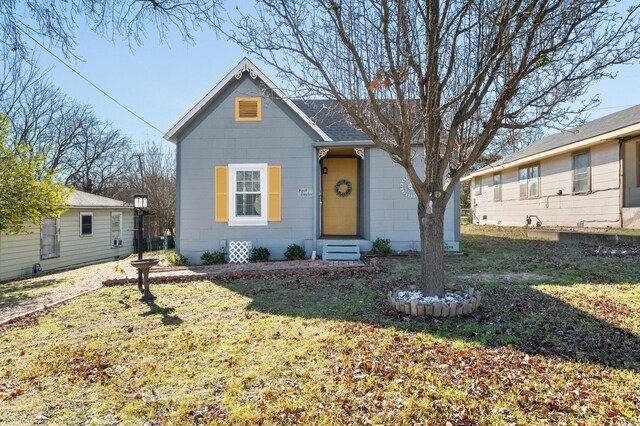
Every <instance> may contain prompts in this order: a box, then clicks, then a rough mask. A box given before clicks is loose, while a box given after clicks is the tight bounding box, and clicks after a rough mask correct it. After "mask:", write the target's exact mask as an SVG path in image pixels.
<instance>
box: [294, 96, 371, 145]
mask: <svg viewBox="0 0 640 426" xmlns="http://www.w3.org/2000/svg"><path fill="white" fill-rule="evenodd" d="M293 103H294V104H296V105H297V106H298V108H300V110H302V112H304V113H305V114H306V115H307V116H308V117H309V118H310V119H311V120H313V121H314V122H315V123H316V124H317V125H318V127H320V128H321V129H322V130H323V131H324V132H325V133H326V134H327V135H329V137H331V139H333V140H334V141H345V142H346V141H365V140H368V139H369V138H368V137H367V135H365V134H364V133H362V131H361V130H360V129H358V128H357V127H354V126H353V125H351V124H350V123H349V120H348V119H347V115H346V114H344V113H341V112H340V109H339V106H338V102H336V101H332V100H322V99H310V100H304V99H294V100H293Z"/></svg>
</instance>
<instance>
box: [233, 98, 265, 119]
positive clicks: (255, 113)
mask: <svg viewBox="0 0 640 426" xmlns="http://www.w3.org/2000/svg"><path fill="white" fill-rule="evenodd" d="M261 104H262V102H261V99H260V98H236V121H260V120H262V105H261Z"/></svg>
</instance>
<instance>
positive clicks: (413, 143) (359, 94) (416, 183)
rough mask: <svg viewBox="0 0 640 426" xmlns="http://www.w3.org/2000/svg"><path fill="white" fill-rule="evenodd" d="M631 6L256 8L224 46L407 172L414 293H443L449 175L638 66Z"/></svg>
mask: <svg viewBox="0 0 640 426" xmlns="http://www.w3.org/2000/svg"><path fill="white" fill-rule="evenodd" d="M639 7H640V6H638V5H635V6H633V7H631V8H630V9H628V10H624V11H620V10H617V9H616V8H618V4H617V2H610V1H604V0H601V1H559V0H522V1H516V0H510V1H507V0H467V1H415V0H412V1H409V0H396V1H391V0H344V1H333V0H313V1H312V0H259V1H257V12H256V13H255V14H251V15H245V16H241V17H239V18H238V19H237V20H236V22H235V25H236V28H237V29H236V30H235V31H233V32H232V33H231V34H230V35H231V37H232V38H233V39H234V40H236V41H237V42H238V43H240V44H241V45H242V46H243V47H244V48H245V49H246V50H247V51H248V52H249V53H250V54H254V55H257V56H259V57H260V58H262V60H263V61H265V62H266V63H268V64H270V65H272V66H273V67H275V68H276V69H277V70H278V71H279V74H280V77H281V78H282V79H283V80H285V81H286V82H287V83H289V85H290V87H292V88H293V90H294V95H301V94H302V95H305V96H316V97H321V98H329V99H335V100H337V103H338V104H339V105H340V107H341V109H342V110H343V111H344V112H345V113H346V114H348V116H349V117H350V119H351V120H352V122H353V124H354V125H355V126H356V127H358V128H359V129H360V130H362V131H363V132H364V133H365V134H366V135H367V136H368V137H369V139H371V141H373V143H374V144H375V145H376V146H377V147H379V148H381V149H384V150H385V151H387V152H388V153H389V155H390V157H391V159H392V160H393V161H395V162H396V163H398V164H400V165H401V166H402V167H404V169H405V170H406V172H407V175H408V177H409V179H410V181H411V184H412V185H413V188H414V189H415V191H416V194H417V198H418V218H419V223H420V239H421V242H422V252H421V254H422V286H421V287H422V291H423V293H424V294H426V295H438V296H442V295H443V294H444V244H443V243H444V232H443V224H444V213H445V207H446V205H447V201H448V200H449V198H450V197H451V195H452V194H453V192H454V188H455V186H456V185H457V184H458V182H459V180H460V178H461V177H462V176H463V175H464V174H465V173H466V172H467V171H468V170H469V169H470V167H471V166H472V165H473V164H474V163H475V161H476V160H477V159H478V158H479V157H480V155H481V154H482V153H483V152H484V151H485V149H486V148H487V147H488V146H489V145H490V144H491V143H492V141H494V139H495V138H496V137H498V136H500V135H502V134H503V133H504V132H506V131H511V130H518V129H525V128H528V127H531V126H540V125H543V124H546V123H562V122H563V123H565V124H566V123H567V117H568V116H569V115H568V114H569V113H571V112H579V111H580V109H581V107H578V108H572V107H571V105H575V101H576V100H577V99H578V98H579V97H580V96H582V95H584V93H585V91H586V89H587V88H588V87H589V85H590V84H591V83H592V82H594V81H596V80H598V79H600V78H602V77H605V76H609V74H608V70H609V69H610V67H611V66H612V65H616V64H622V63H626V62H628V61H631V60H634V59H637V58H638V57H639V56H640V48H639V47H640V31H639V30H640V26H639V19H638V11H639ZM618 9H619V8H618ZM588 106H589V103H588V102H587V104H584V105H583V106H582V107H585V108H586V107H588Z"/></svg>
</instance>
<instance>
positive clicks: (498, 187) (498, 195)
mask: <svg viewBox="0 0 640 426" xmlns="http://www.w3.org/2000/svg"><path fill="white" fill-rule="evenodd" d="M500 200H502V175H501V174H500V173H494V175H493V201H500Z"/></svg>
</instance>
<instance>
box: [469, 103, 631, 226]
mask: <svg viewBox="0 0 640 426" xmlns="http://www.w3.org/2000/svg"><path fill="white" fill-rule="evenodd" d="M464 180H470V181H471V210H472V213H471V214H472V219H473V223H476V224H486V225H505V226H525V225H528V224H530V225H532V226H536V224H538V222H541V224H542V225H543V226H572V227H576V226H577V227H596V228H605V227H614V228H640V105H637V106H634V107H632V108H628V109H625V110H623V111H620V112H617V113H614V114H610V115H608V116H605V117H602V118H599V119H597V120H593V121H590V122H588V123H585V124H584V125H582V126H579V127H577V128H575V129H572V130H571V131H567V132H561V133H557V134H554V135H551V136H548V137H546V138H544V139H541V140H539V141H538V142H535V143H533V144H531V145H529V146H528V147H526V148H524V149H522V150H521V151H518V152H516V153H514V154H513V155H510V156H508V157H506V158H504V159H502V160H499V161H497V162H495V163H493V164H491V165H489V166H486V167H484V168H482V169H480V170H478V171H476V172H473V173H471V174H469V175H468V176H466V177H465V179H464ZM528 218H529V219H530V220H528Z"/></svg>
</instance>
